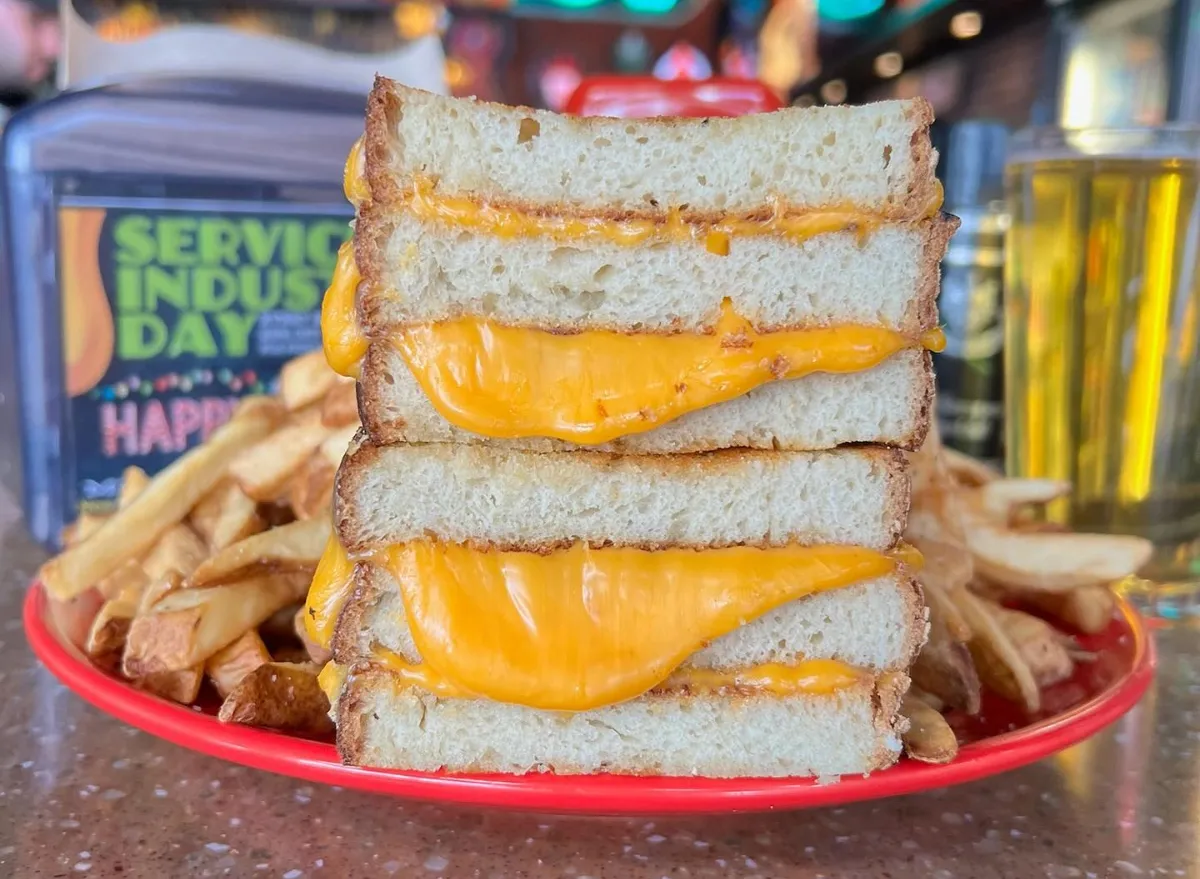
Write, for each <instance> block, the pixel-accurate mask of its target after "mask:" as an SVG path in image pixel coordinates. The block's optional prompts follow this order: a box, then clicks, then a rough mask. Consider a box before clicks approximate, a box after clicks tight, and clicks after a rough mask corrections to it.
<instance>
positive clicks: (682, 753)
mask: <svg viewBox="0 0 1200 879" xmlns="http://www.w3.org/2000/svg"><path fill="white" fill-rule="evenodd" d="M907 689H908V678H907V677H906V676H904V675H902V674H888V675H884V676H882V677H881V678H880V679H878V680H877V681H874V682H871V681H867V682H864V683H863V684H861V685H856V686H853V687H849V688H846V689H844V690H841V691H838V692H836V693H833V694H827V695H798V696H779V695H775V694H772V693H763V692H728V691H726V692H698V693H690V692H687V691H686V690H672V691H668V692H658V691H656V692H651V693H649V694H647V695H645V696H642V697H639V698H637V699H632V700H630V701H628V702H622V703H621V704H619V705H614V706H611V707H608V708H601V709H597V710H594V711H583V712H578V713H568V712H560V711H541V710H538V709H533V708H527V707H524V706H520V705H508V704H502V703H497V702H489V701H486V700H479V699H438V698H436V697H434V696H432V695H430V694H428V693H424V692H421V691H419V690H416V689H413V688H410V687H404V686H399V685H398V684H397V679H396V678H395V676H394V675H393V674H392V673H391V672H388V671H386V670H384V669H382V668H380V667H379V666H374V665H368V664H364V665H359V666H355V667H353V668H352V670H351V674H350V675H349V676H348V677H347V679H346V682H345V684H344V686H343V689H342V691H341V695H340V697H339V698H337V704H336V706H335V708H334V716H335V718H336V720H337V735H338V752H339V753H340V754H341V756H342V759H343V760H344V761H345V762H347V763H350V764H353V765H360V766H378V767H385V768H398V769H411V770H419V771H436V770H439V769H445V770H447V771H450V772H506V773H525V772H529V771H553V772H555V773H558V774H560V775H564V774H580V773H596V772H611V773H622V774H638V775H646V774H654V775H680V776H688V775H698V776H706V777H718V778H722V777H734V776H821V777H830V776H838V775H849V774H861V773H867V772H872V771H874V770H877V769H882V768H884V767H886V766H889V765H891V764H892V763H894V762H895V760H896V758H897V756H898V755H899V752H900V732H901V727H902V726H903V725H904V721H903V720H902V719H901V718H899V717H898V714H897V711H898V709H899V702H900V699H901V697H902V695H903V693H904V691H905V690H907Z"/></svg>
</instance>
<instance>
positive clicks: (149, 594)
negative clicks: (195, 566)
mask: <svg viewBox="0 0 1200 879" xmlns="http://www.w3.org/2000/svg"><path fill="white" fill-rule="evenodd" d="M182 588H183V575H182V574H180V573H179V572H178V571H167V573H166V574H165V575H163V576H162V577H161V578H160V579H158V580H151V581H150V583H149V584H148V585H147V586H146V588H145V589H144V590H142V598H141V600H140V601H139V602H138V610H137V612H138V615H141V614H145V613H149V612H150V611H151V609H152V608H153V607H154V605H156V604H158V602H159V601H160V600H161V599H163V598H165V597H166V596H168V595H170V594H171V593H172V592H178V591H179V590H180V589H182Z"/></svg>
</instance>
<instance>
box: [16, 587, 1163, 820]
mask: <svg viewBox="0 0 1200 879" xmlns="http://www.w3.org/2000/svg"><path fill="white" fill-rule="evenodd" d="M48 609H49V599H48V596H47V595H46V591H45V588H44V587H43V585H42V584H41V583H40V582H36V581H35V582H34V583H32V584H31V585H30V587H29V589H28V591H27V592H26V595H25V599H24V602H23V608H22V617H23V622H24V628H25V635H26V639H27V641H28V642H29V646H30V648H31V649H32V651H33V653H34V655H35V656H36V657H37V658H38V660H39V661H40V662H41V663H42V664H43V665H44V666H45V667H46V668H47V669H48V670H49V671H50V673H51V674H53V675H54V677H55V678H57V679H58V680H59V681H60V682H61V683H62V684H63V685H64V686H65V687H66V688H67V689H69V690H71V691H72V692H74V693H75V694H76V695H77V696H80V697H81V698H83V699H84V701H86V702H88V703H90V704H91V705H93V706H94V707H96V708H98V709H99V710H100V711H102V712H104V713H105V714H108V715H110V716H112V717H115V718H117V719H118V720H120V721H122V722H124V723H127V724H129V725H131V726H134V727H137V728H138V729H140V730H142V731H144V732H147V733H149V734H151V735H153V736H156V737H158V738H161V739H164V740H166V741H168V742H171V743H172V744H174V745H177V746H180V747H183V748H187V749H188V750H192V751H196V752H199V753H202V754H205V755H207V756H210V757H216V758H218V759H223V760H227V761H229V762H233V763H237V764H240V765H243V766H248V767H250V768H253V769H259V770H263V771H267V772H272V773H275V774H278V775H286V776H290V777H292V778H299V779H302V780H304V781H310V782H316V783H320V784H328V785H336V786H340V787H344V788H352V789H355V790H361V791H366V792H369V793H375V794H384V795H390V796H396V797H403V798H406V799H410V800H423V801H428V802H437V803H441V804H447V805H459V806H468V807H492V808H500V809H510V810H520V811H529V812H541V813H559V814H593V815H626V816H645V815H683V814H713V813H729V812H757V811H771V810H777V809H778V810H784V809H803V808H812V807H819V806H831V805H842V804H846V803H851V802H858V801H862V800H871V799H879V798H883V797H892V796H900V795H903V794H908V793H916V792H919V791H923V790H929V789H933V788H940V787H949V786H952V785H957V784H963V783H965V782H969V781H975V780H978V779H982V778H986V777H988V776H991V775H996V774H999V773H1001V772H1006V771H1008V770H1010V769H1015V768H1017V767H1019V766H1023V765H1025V764H1028V763H1032V762H1035V761H1037V760H1040V759H1043V758H1045V757H1049V756H1051V755H1052V754H1056V753H1058V752H1059V751H1061V750H1063V749H1064V748H1067V747H1070V746H1071V745H1074V744H1077V743H1078V742H1081V741H1083V740H1084V739H1086V738H1089V737H1091V736H1092V735H1094V734H1096V733H1097V732H1099V731H1100V730H1102V729H1104V728H1105V727H1107V726H1108V725H1110V724H1111V723H1113V722H1115V721H1116V720H1117V719H1118V718H1120V717H1121V716H1123V715H1124V714H1126V713H1127V712H1128V711H1130V710H1131V709H1132V708H1133V707H1134V706H1135V705H1136V704H1137V703H1138V702H1139V701H1140V700H1141V698H1142V696H1143V695H1144V694H1145V692H1146V690H1147V689H1148V688H1149V686H1150V682H1151V681H1152V680H1153V678H1154V673H1155V668H1156V666H1157V655H1156V651H1155V646H1154V639H1153V638H1152V637H1151V635H1150V633H1149V631H1148V629H1147V627H1146V625H1145V623H1144V621H1143V620H1142V617H1141V616H1140V615H1139V614H1138V612H1137V611H1136V610H1135V609H1134V608H1133V607H1132V605H1130V604H1129V602H1128V601H1126V600H1125V599H1124V598H1122V597H1119V598H1118V610H1119V611H1120V613H1121V615H1122V616H1123V617H1124V619H1125V623H1126V626H1127V628H1128V631H1129V634H1130V636H1131V637H1132V638H1133V641H1134V643H1133V650H1132V661H1131V662H1130V664H1129V667H1128V668H1127V669H1125V670H1124V672H1123V673H1122V675H1121V676H1120V677H1119V678H1118V679H1117V680H1116V681H1114V682H1113V683H1112V684H1110V685H1109V686H1108V687H1106V688H1105V689H1104V690H1101V691H1100V692H1098V693H1096V694H1095V695H1093V696H1092V697H1091V698H1089V699H1087V700H1086V701H1084V702H1082V703H1080V704H1079V705H1076V706H1075V707H1073V708H1071V709H1069V710H1067V711H1065V712H1062V713H1060V714H1056V715H1053V716H1051V717H1048V718H1045V719H1043V720H1040V721H1037V722H1036V723H1032V724H1030V725H1029V726H1025V727H1021V728H1020V729H1016V730H1013V731H1011V732H1007V733H1002V734H1000V735H998V736H991V737H989V738H987V739H983V740H981V741H978V742H973V743H971V744H969V745H964V746H963V747H962V749H961V750H960V751H959V755H958V757H957V758H956V759H955V760H953V761H952V762H950V763H946V764H942V765H933V764H923V763H917V762H915V761H912V760H903V761H901V762H900V763H898V764H896V765H895V766H892V767H890V768H888V769H884V770H880V771H878V772H874V773H872V774H871V775H869V776H866V777H864V776H851V777H843V778H842V779H841V780H840V781H839V782H837V783H833V784H822V783H820V782H817V781H816V780H814V779H812V778H741V779H727V778H726V779H713V778H694V777H688V776H609V775H582V776H571V775H550V774H537V773H530V774H528V775H519V776H518V775H454V774H446V773H431V772H415V771H408V770H389V769H367V768H362V767H357V766H346V765H344V764H342V762H341V761H340V759H338V756H337V752H336V749H335V748H334V746H333V745H332V744H329V743H326V742H317V741H311V740H307V739H303V738H298V737H296V736H290V735H287V734H285V733H279V732H273V731H270V730H262V729H255V728H252V727H244V726H237V725H233V724H223V723H221V722H220V721H218V720H217V718H216V717H215V716H213V715H210V714H206V713H204V712H202V711H200V710H199V709H196V708H192V707H188V706H184V705H177V704H175V703H172V702H168V701H166V700H164V699H160V698H159V697H157V696H154V695H152V694H150V693H146V692H143V691H140V690H137V689H135V688H133V687H132V686H130V685H129V684H126V683H124V682H122V681H120V680H118V679H116V678H114V677H112V676H110V675H108V674H107V673H105V672H104V671H102V670H100V669H99V668H97V667H96V666H94V665H93V664H92V663H91V662H89V661H88V660H87V659H86V657H84V656H83V654H82V652H81V651H79V650H78V648H76V647H75V646H74V645H71V644H69V643H68V642H66V641H65V639H64V638H63V637H62V635H61V633H59V632H58V631H57V627H56V626H54V624H53V622H49V623H48V622H47V620H48V613H47V611H48ZM284 743H286V745H285V744H284Z"/></svg>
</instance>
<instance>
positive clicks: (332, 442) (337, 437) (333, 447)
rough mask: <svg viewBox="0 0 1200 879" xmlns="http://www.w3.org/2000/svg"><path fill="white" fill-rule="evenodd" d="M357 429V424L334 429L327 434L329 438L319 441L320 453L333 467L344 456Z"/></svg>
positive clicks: (339, 462)
mask: <svg viewBox="0 0 1200 879" xmlns="http://www.w3.org/2000/svg"><path fill="white" fill-rule="evenodd" d="M358 430H359V428H358V425H357V424H352V425H349V426H348V427H343V428H339V429H337V430H334V432H333V433H331V434H330V435H329V438H328V439H326V440H325V442H323V443H321V454H322V455H324V456H325V460H326V461H328V462H329V463H330V464H332V465H333V466H334V467H335V468H336V467H337V466H338V465H339V464H341V463H342V458H344V457H346V449H348V448H349V447H350V443H351V441H352V440H353V439H354V437H355V436H356V435H357V434H358Z"/></svg>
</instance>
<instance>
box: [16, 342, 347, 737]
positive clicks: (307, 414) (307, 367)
mask: <svg viewBox="0 0 1200 879" xmlns="http://www.w3.org/2000/svg"><path fill="white" fill-rule="evenodd" d="M358 424H359V422H358V406H357V403H356V400H355V388H354V382H353V381H352V380H349V379H344V378H342V377H341V376H339V375H337V374H336V373H334V372H333V371H332V370H331V369H329V367H328V366H327V365H326V363H325V358H324V355H323V354H322V353H321V352H320V351H316V352H313V353H311V354H307V355H304V356H302V357H298V358H296V359H295V360H292V361H290V362H289V363H287V364H286V365H285V366H284V368H283V370H282V372H281V374H280V393H279V396H278V397H248V398H246V399H245V400H243V401H242V402H241V404H240V405H239V407H238V409H237V411H236V412H235V413H234V415H233V418H232V419H231V420H230V421H229V423H228V424H226V425H224V426H223V427H221V428H220V429H219V430H217V431H216V432H214V433H213V435H212V436H211V437H210V438H209V439H208V441H207V442H205V443H204V444H203V445H201V446H198V447H196V448H195V449H192V450H191V451H189V452H188V453H187V454H185V455H184V456H182V457H181V458H179V459H178V460H177V461H176V462H175V463H174V464H172V465H171V466H170V467H168V468H167V469H165V470H163V471H162V472H161V473H159V474H158V475H157V476H156V477H154V478H150V477H148V476H147V475H146V473H145V472H144V471H142V470H140V469H139V468H137V467H132V468H129V469H128V470H126V472H125V474H124V480H123V483H122V487H121V492H120V496H119V498H118V502H117V509H116V511H115V512H113V513H112V514H108V515H86V514H85V515H82V516H80V517H79V519H78V520H77V521H76V522H75V524H74V525H72V526H70V527H69V528H68V529H67V531H66V533H64V535H63V544H64V546H65V547H66V548H65V550H64V551H63V552H62V554H61V555H59V556H57V557H55V558H53V559H51V560H50V561H49V562H47V563H46V564H45V565H44V566H43V567H42V570H41V572H40V575H39V576H40V579H41V581H42V583H43V584H44V585H45V587H46V590H47V592H48V593H49V596H50V599H51V608H52V611H53V613H54V615H55V617H56V621H57V623H58V626H59V628H60V630H61V631H63V632H64V633H66V634H67V636H68V637H70V638H71V640H72V641H74V642H75V643H76V645H77V646H79V647H80V648H82V649H83V650H84V651H85V652H86V653H87V655H88V656H89V657H90V658H91V659H92V660H93V661H94V662H95V663H96V664H97V665H99V666H101V667H103V668H105V669H108V670H109V671H112V672H115V673H117V674H120V675H121V676H122V677H124V678H125V679H127V680H129V681H130V682H131V683H132V684H133V685H135V686H137V687H140V688H142V689H145V690H148V691H150V692H153V693H155V694H157V695H159V696H162V697H165V698H167V699H171V700H173V701H175V702H180V703H183V704H193V703H195V702H196V701H197V700H198V699H200V698H201V691H202V688H203V687H204V684H205V681H208V682H209V683H210V684H211V687H212V689H213V690H214V691H215V692H216V694H217V695H218V696H219V697H220V699H221V700H222V702H221V708H220V715H219V716H220V718H221V720H223V721H226V722H235V723H247V724H252V725H255V726H263V727H269V728H273V729H284V730H290V731H295V732H301V733H306V734H311V735H322V734H328V733H330V732H331V731H332V726H331V723H330V721H329V717H328V711H329V703H328V701H327V700H326V698H325V695H324V694H323V693H322V692H321V689H320V687H319V686H318V685H317V673H318V672H319V671H320V669H321V666H322V665H323V664H324V662H325V661H326V660H327V659H328V656H327V655H325V654H324V651H322V650H321V649H320V648H319V647H317V646H316V645H313V644H311V643H309V642H308V641H307V639H306V638H305V633H304V627H303V624H302V623H303V617H302V608H303V602H304V599H305V596H306V593H307V591H308V585H309V581H310V580H311V578H312V575H313V572H314V570H315V569H316V566H317V562H318V561H319V559H320V556H321V553H322V550H323V549H324V547H325V543H326V541H327V540H328V538H329V534H330V527H331V524H330V512H329V507H330V503H331V500H332V497H333V481H334V475H335V473H336V470H337V467H338V464H339V463H340V462H341V459H342V455H343V454H344V453H345V451H346V447H347V446H348V445H349V443H350V440H351V439H352V438H353V436H354V434H355V432H356V431H357V429H358Z"/></svg>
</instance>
